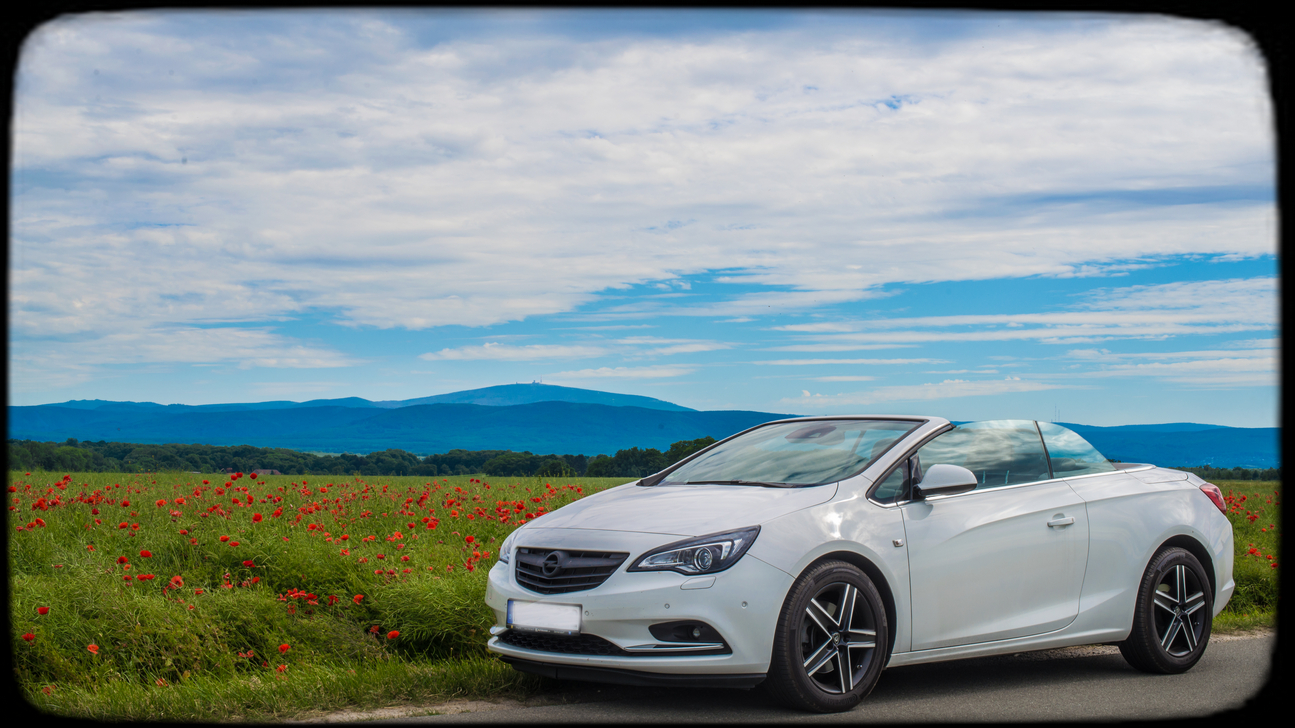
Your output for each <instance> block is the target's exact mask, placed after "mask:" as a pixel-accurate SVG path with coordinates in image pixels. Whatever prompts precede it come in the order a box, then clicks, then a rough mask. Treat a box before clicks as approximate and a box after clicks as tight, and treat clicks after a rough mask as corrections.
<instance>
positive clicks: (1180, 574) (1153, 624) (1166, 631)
mask: <svg viewBox="0 0 1295 728" xmlns="http://www.w3.org/2000/svg"><path fill="white" fill-rule="evenodd" d="M1213 617H1214V593H1213V590H1212V589H1211V588H1210V580H1209V577H1208V576H1206V574H1205V569H1204V568H1203V567H1202V566H1201V562H1200V561H1198V560H1197V559H1196V557H1195V556H1193V555H1192V554H1191V552H1189V551H1187V550H1186V549H1181V548H1176V547H1174V548H1167V549H1163V550H1161V551H1159V552H1157V553H1156V555H1155V556H1154V557H1152V559H1151V563H1150V564H1149V565H1148V566H1147V570H1146V573H1145V574H1143V576H1142V582H1141V584H1140V585H1139V587H1138V601H1137V606H1136V607H1135V611H1134V613H1133V631H1132V632H1131V633H1130V634H1129V638H1128V639H1126V640H1124V641H1123V642H1121V643H1120V653H1121V654H1122V655H1124V659H1125V660H1127V661H1128V663H1129V664H1130V665H1132V666H1133V667H1135V668H1137V669H1139V670H1141V671H1143V672H1152V673H1162V674H1174V673H1179V672H1186V671H1187V670H1190V669H1191V667H1192V665H1195V664H1196V662H1197V661H1198V660H1200V659H1201V655H1203V654H1205V646H1206V645H1207V644H1208V643H1209V641H1210V626H1211V623H1212V621H1213Z"/></svg>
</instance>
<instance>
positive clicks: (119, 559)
mask: <svg viewBox="0 0 1295 728" xmlns="http://www.w3.org/2000/svg"><path fill="white" fill-rule="evenodd" d="M117 563H119V564H128V563H130V559H127V558H126V557H125V556H118V557H117Z"/></svg>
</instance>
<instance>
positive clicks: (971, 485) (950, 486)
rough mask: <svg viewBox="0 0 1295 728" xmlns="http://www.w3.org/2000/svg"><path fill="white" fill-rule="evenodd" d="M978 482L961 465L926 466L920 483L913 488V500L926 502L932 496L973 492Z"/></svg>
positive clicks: (973, 474) (974, 476)
mask: <svg viewBox="0 0 1295 728" xmlns="http://www.w3.org/2000/svg"><path fill="white" fill-rule="evenodd" d="M978 484H979V481H977V480H976V475H975V473H973V472H971V471H970V470H967V469H966V468H964V467H962V466H961V465H946V464H943V463H941V464H939V465H928V466H927V467H926V472H925V473H923V474H922V482H921V483H920V484H917V485H914V486H913V500H916V501H920V500H926V499H927V498H929V497H931V496H933V495H953V494H955V493H966V492H967V491H969V490H975V489H976V486H977V485H978Z"/></svg>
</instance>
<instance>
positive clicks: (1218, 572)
mask: <svg viewBox="0 0 1295 728" xmlns="http://www.w3.org/2000/svg"><path fill="white" fill-rule="evenodd" d="M1067 483H1068V484H1069V485H1070V487H1071V488H1073V489H1074V490H1075V492H1076V493H1078V494H1079V496H1080V497H1081V498H1083V499H1084V501H1085V503H1086V507H1087V510H1088V521H1089V557H1088V564H1089V565H1088V568H1087V570H1086V572H1085V574H1084V586H1083V591H1082V593H1081V596H1080V603H1079V617H1078V619H1077V620H1076V623H1075V624H1074V625H1073V626H1072V629H1074V630H1076V631H1083V630H1084V629H1087V628H1088V627H1089V626H1095V625H1099V624H1105V625H1125V626H1126V628H1127V629H1132V625H1133V611H1134V606H1135V604H1136V602H1137V590H1138V584H1139V583H1140V582H1141V580H1142V575H1143V573H1145V571H1146V568H1147V564H1149V563H1150V562H1151V558H1152V557H1153V556H1155V554H1156V552H1157V551H1159V550H1160V548H1161V547H1162V546H1163V545H1164V544H1165V543H1166V542H1168V541H1170V540H1171V539H1175V538H1190V539H1193V540H1194V541H1195V542H1197V543H1198V544H1200V545H1201V547H1202V548H1203V549H1204V550H1205V551H1206V552H1208V553H1209V555H1210V560H1211V561H1212V562H1213V567H1214V568H1213V572H1214V575H1215V577H1216V578H1217V581H1218V583H1217V584H1216V585H1215V601H1216V604H1215V610H1216V613H1217V610H1219V609H1221V608H1222V605H1223V604H1226V602H1227V597H1230V595H1231V587H1230V586H1229V585H1230V584H1231V582H1232V574H1231V558H1232V556H1231V552H1232V527H1231V524H1230V523H1229V522H1228V520H1227V518H1226V517H1224V516H1223V514H1222V513H1219V511H1218V508H1216V507H1215V506H1214V505H1213V504H1212V503H1211V502H1210V501H1209V499H1208V498H1207V497H1205V495H1204V494H1203V493H1201V492H1200V490H1199V488H1197V487H1196V486H1193V485H1191V484H1189V483H1188V482H1187V481H1186V480H1185V479H1179V480H1172V481H1161V482H1155V483H1147V482H1144V481H1143V480H1141V479H1138V478H1134V477H1132V476H1129V475H1124V476H1123V477H1119V476H1116V477H1111V476H1109V475H1105V476H1102V477H1079V478H1070V479H1067ZM1209 511H1213V514H1211V513H1210V512H1209ZM1207 568H1209V567H1207ZM1224 589H1226V590H1227V591H1226V594H1225V593H1224Z"/></svg>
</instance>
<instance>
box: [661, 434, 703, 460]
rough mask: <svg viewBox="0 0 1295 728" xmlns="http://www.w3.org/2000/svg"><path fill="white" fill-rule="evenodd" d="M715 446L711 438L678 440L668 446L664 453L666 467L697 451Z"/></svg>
mask: <svg viewBox="0 0 1295 728" xmlns="http://www.w3.org/2000/svg"><path fill="white" fill-rule="evenodd" d="M714 444H715V438H713V437H709V436H708V437H699V438H697V439H696V440H680V441H679V442H676V443H674V444H673V445H671V446H670V449H669V450H667V451H666V453H665V460H666V465H667V466H669V465H674V464H675V463H677V462H679V461H680V460H683V459H684V458H686V457H688V456H689V455H691V454H693V453H695V452H697V451H698V450H700V449H702V448H704V447H707V446H710V445H714Z"/></svg>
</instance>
